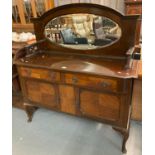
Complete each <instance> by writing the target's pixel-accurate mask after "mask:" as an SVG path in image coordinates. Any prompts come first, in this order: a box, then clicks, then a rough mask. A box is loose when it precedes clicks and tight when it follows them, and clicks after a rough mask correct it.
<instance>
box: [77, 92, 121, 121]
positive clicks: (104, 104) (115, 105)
mask: <svg viewBox="0 0 155 155" xmlns="http://www.w3.org/2000/svg"><path fill="white" fill-rule="evenodd" d="M120 100H121V99H120V97H119V96H115V95H111V94H105V93H102V92H100V93H99V92H91V91H86V90H83V91H81V93H80V110H81V112H82V114H83V115H87V116H90V117H94V118H100V119H105V120H111V121H117V120H119V117H120Z"/></svg>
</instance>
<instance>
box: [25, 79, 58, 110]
mask: <svg viewBox="0 0 155 155" xmlns="http://www.w3.org/2000/svg"><path fill="white" fill-rule="evenodd" d="M25 88H26V92H27V94H26V95H27V98H28V99H29V100H30V101H33V102H37V103H39V104H40V105H42V106H45V107H49V108H50V107H55V106H57V105H58V103H57V100H56V96H57V95H56V91H55V88H54V85H52V84H49V83H44V82H40V81H35V80H25Z"/></svg>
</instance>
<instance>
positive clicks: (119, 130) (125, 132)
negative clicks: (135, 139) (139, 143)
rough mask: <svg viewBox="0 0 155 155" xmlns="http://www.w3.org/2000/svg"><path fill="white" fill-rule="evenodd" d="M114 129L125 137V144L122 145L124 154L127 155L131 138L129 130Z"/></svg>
mask: <svg viewBox="0 0 155 155" xmlns="http://www.w3.org/2000/svg"><path fill="white" fill-rule="evenodd" d="M113 129H114V130H115V131H117V132H120V133H121V135H122V136H123V143H122V152H123V153H126V152H127V150H126V142H127V140H128V138H129V128H128V129H126V130H125V129H120V128H116V127H113Z"/></svg>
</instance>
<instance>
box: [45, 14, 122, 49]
mask: <svg viewBox="0 0 155 155" xmlns="http://www.w3.org/2000/svg"><path fill="white" fill-rule="evenodd" d="M44 34H45V37H46V38H48V39H49V40H50V41H51V42H53V43H56V44H59V45H61V46H64V47H67V48H72V49H80V50H87V49H96V48H101V47H105V46H109V45H111V44H113V43H115V42H116V41H118V40H119V39H120V37H121V28H120V27H119V25H118V24H117V23H115V22H114V21H112V20H111V19H109V18H107V17H102V16H97V15H93V14H69V15H64V16H60V17H57V18H54V19H52V20H51V21H49V22H48V23H47V24H46V26H45V30H44Z"/></svg>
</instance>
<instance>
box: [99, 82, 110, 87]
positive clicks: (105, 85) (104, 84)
mask: <svg viewBox="0 0 155 155" xmlns="http://www.w3.org/2000/svg"><path fill="white" fill-rule="evenodd" d="M100 84H101V86H102V87H104V88H106V87H109V86H110V85H111V84H110V83H108V82H101V83H100Z"/></svg>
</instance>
